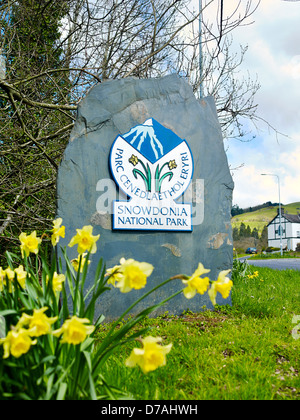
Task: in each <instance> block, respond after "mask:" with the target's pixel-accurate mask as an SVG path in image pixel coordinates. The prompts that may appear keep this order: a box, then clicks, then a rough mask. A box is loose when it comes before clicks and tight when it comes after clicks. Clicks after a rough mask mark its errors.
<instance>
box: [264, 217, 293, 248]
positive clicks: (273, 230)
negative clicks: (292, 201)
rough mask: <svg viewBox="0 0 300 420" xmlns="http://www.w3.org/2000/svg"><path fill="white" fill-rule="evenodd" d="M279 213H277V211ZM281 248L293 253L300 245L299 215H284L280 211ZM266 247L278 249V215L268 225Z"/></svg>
mask: <svg viewBox="0 0 300 420" xmlns="http://www.w3.org/2000/svg"><path fill="white" fill-rule="evenodd" d="M278 213H279V211H278ZM281 226H282V248H283V249H287V250H288V251H290V250H292V251H295V250H296V247H297V244H298V243H300V215H299V214H286V213H285V212H284V209H282V210H281ZM268 245H269V246H272V247H275V248H280V220H279V214H277V216H276V217H274V219H273V220H271V222H270V223H269V224H268Z"/></svg>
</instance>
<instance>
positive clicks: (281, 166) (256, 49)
mask: <svg viewBox="0 0 300 420" xmlns="http://www.w3.org/2000/svg"><path fill="white" fill-rule="evenodd" d="M233 1H234V2H236V3H238V1H237V0H233ZM244 1H245V2H246V0H244ZM225 3H226V1H225ZM250 21H254V23H253V24H252V25H249V26H244V27H243V28H238V29H236V30H235V31H234V32H233V33H232V35H233V39H234V42H235V43H237V44H241V45H248V52H247V54H246V56H245V60H244V62H243V63H242V65H241V67H240V72H241V74H244V75H245V76H247V72H249V74H250V76H251V78H253V79H256V76H257V78H258V82H259V83H260V85H261V87H260V90H259V91H258V93H257V95H256V98H255V101H256V103H257V104H258V111H257V115H258V116H259V117H261V118H262V119H264V120H266V121H267V122H268V123H269V124H270V125H271V126H272V127H274V128H275V129H276V130H277V131H278V132H280V133H283V135H281V134H277V135H276V132H275V131H274V130H270V129H269V127H268V125H267V124H265V123H262V122H261V123H259V124H258V127H257V128H256V127H254V125H251V126H250V128H251V134H253V135H255V136H256V137H255V139H254V140H252V141H250V142H241V141H239V140H232V139H231V140H228V141H225V149H226V153H227V157H228V162H229V166H230V168H231V170H232V174H233V180H234V183H235V189H234V193H233V204H237V205H238V206H239V207H241V208H245V207H248V206H255V205H257V204H262V203H265V202H267V201H272V202H278V201H279V190H278V178H277V177H275V176H262V175H261V174H262V173H265V174H276V175H278V177H279V181H280V194H281V202H282V203H283V204H288V203H292V202H296V201H300V25H299V22H300V1H299V2H297V1H295V2H289V1H283V0H261V4H260V6H259V7H258V9H257V10H256V12H255V13H254V14H253V16H252V17H251V18H250V20H249V22H250ZM234 168H239V169H234Z"/></svg>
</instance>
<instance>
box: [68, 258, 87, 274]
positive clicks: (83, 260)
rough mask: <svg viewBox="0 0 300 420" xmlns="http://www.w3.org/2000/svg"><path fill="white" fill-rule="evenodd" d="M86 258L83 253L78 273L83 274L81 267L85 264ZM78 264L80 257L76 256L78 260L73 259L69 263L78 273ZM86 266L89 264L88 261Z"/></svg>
mask: <svg viewBox="0 0 300 420" xmlns="http://www.w3.org/2000/svg"><path fill="white" fill-rule="evenodd" d="M86 256H87V253H84V254H82V255H81V265H80V273H82V272H83V267H84V265H85V262H86ZM79 262H80V255H79V256H78V258H75V259H74V260H72V261H71V264H72V266H73V267H74V270H75V271H77V272H78V270H79ZM87 263H88V265H89V264H90V263H91V261H90V260H88V262H87Z"/></svg>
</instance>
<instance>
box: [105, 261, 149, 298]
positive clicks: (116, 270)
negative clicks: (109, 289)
mask: <svg viewBox="0 0 300 420" xmlns="http://www.w3.org/2000/svg"><path fill="white" fill-rule="evenodd" d="M153 269H154V267H153V265H151V264H148V263H145V262H138V261H135V260H133V259H128V260H125V258H121V260H120V265H117V266H115V267H113V268H111V269H108V270H107V273H106V274H107V275H110V278H109V280H108V283H109V284H112V285H113V286H114V287H117V288H119V289H120V291H121V292H122V293H128V292H130V291H131V290H132V289H135V290H139V289H142V288H143V287H145V286H146V283H147V277H149V276H150V275H151V274H152V271H153Z"/></svg>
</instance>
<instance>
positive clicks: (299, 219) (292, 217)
mask: <svg viewBox="0 0 300 420" xmlns="http://www.w3.org/2000/svg"><path fill="white" fill-rule="evenodd" d="M276 217H278V214H276V216H275V217H274V219H272V220H271V221H270V223H269V224H268V226H269V225H271V224H272V223H273V222H274V220H275V219H276ZM281 217H282V218H284V219H286V220H287V221H289V222H291V223H299V224H300V215H298V214H286V213H282V215H281Z"/></svg>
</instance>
